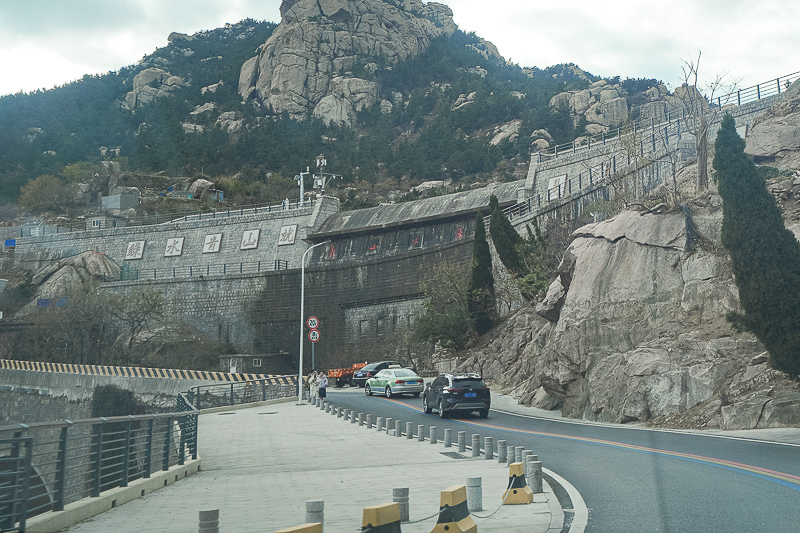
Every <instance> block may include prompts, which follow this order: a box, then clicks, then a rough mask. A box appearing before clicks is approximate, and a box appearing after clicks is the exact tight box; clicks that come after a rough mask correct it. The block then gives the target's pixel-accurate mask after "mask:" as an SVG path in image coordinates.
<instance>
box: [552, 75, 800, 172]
mask: <svg viewBox="0 0 800 533" xmlns="http://www.w3.org/2000/svg"><path fill="white" fill-rule="evenodd" d="M798 79H800V72H794V73H792V74H789V75H786V76H780V77H778V78H775V79H774V80H770V81H768V82H765V83H760V84H757V85H753V86H752V87H748V88H746V89H741V90H737V91H734V92H731V93H728V94H725V95H722V96H718V97H715V98H714V102H712V104H711V105H712V107H713V106H714V105H715V104H716V106H718V107H722V106H725V105H729V104H736V105H737V106H738V105H742V104H746V103H750V102H755V101H758V100H763V99H764V98H769V97H770V96H775V95H778V94H781V92H785V91H786V89H788V88H789V86H790V85H791V84H792V83H794V82H795V81H797V80H798ZM687 116H692V110H691V109H689V108H687V107H683V108H677V109H674V110H673V111H667V110H665V112H664V113H663V114H662V115H661V116H659V117H650V118H646V119H642V120H639V121H636V122H633V123H632V124H630V125H628V126H627V127H625V128H617V129H616V131H614V130H611V131H610V132H609V133H600V134H597V135H590V136H586V137H582V139H581V140H580V141H579V142H575V141H572V142H568V143H563V144H559V145H556V146H552V147H550V148H547V149H545V150H541V151H539V152H537V161H538V162H539V163H541V162H542V161H544V160H546V159H548V158H555V157H558V156H559V155H566V154H574V153H577V152H578V151H579V150H582V149H590V148H592V147H596V146H598V145H605V144H607V143H609V142H611V141H616V140H619V139H621V138H622V137H623V136H625V135H628V134H631V133H633V134H635V133H636V132H640V131H643V130H656V129H661V128H663V127H664V126H665V125H669V124H672V123H673V122H675V121H680V120H685V119H686V117H687Z"/></svg>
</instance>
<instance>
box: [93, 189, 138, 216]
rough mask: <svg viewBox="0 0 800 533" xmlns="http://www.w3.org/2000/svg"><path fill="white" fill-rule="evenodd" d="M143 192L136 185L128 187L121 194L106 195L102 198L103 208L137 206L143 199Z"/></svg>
mask: <svg viewBox="0 0 800 533" xmlns="http://www.w3.org/2000/svg"><path fill="white" fill-rule="evenodd" d="M141 197H142V194H141V193H140V192H139V189H137V188H136V187H126V188H125V189H123V190H122V192H120V193H119V194H112V195H110V196H104V197H103V198H101V199H100V205H101V208H102V209H103V210H104V211H105V210H106V209H128V208H130V207H136V206H137V205H139V202H140V201H141Z"/></svg>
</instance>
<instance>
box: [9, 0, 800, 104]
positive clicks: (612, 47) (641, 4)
mask: <svg viewBox="0 0 800 533" xmlns="http://www.w3.org/2000/svg"><path fill="white" fill-rule="evenodd" d="M440 3H444V4H447V5H448V6H450V8H451V9H452V10H453V12H454V19H455V22H456V23H457V24H458V26H459V28H460V29H462V30H464V31H467V32H475V33H476V34H477V35H478V36H480V37H483V38H484V39H487V40H489V41H491V42H493V43H494V44H495V45H496V46H497V48H498V49H499V51H500V53H501V54H502V55H503V56H504V57H505V58H506V59H507V60H510V61H513V62H514V63H517V64H519V65H520V66H523V67H539V68H545V67H548V66H551V65H555V64H558V63H575V64H577V65H578V66H579V67H581V68H582V69H583V70H585V71H587V72H590V73H592V74H594V75H598V76H603V77H613V76H617V75H619V76H621V77H622V78H623V79H624V78H656V79H659V80H662V81H664V82H665V83H667V84H668V85H669V86H670V87H675V86H678V85H680V84H681V83H683V81H684V77H683V71H682V68H681V67H682V66H684V61H696V60H697V57H698V53H700V52H702V56H701V60H700V69H699V73H700V75H699V80H698V86H699V87H701V88H702V87H703V86H704V85H705V84H707V83H708V82H711V81H713V80H714V79H715V78H717V77H719V76H723V77H724V78H725V79H726V80H727V81H728V82H729V83H734V82H735V83H738V87H739V88H745V87H749V86H752V85H755V84H757V83H762V82H767V81H768V80H771V79H775V78H777V77H779V76H784V75H788V74H792V73H794V72H797V71H800V55H798V56H795V55H794V54H795V53H797V52H796V51H797V50H798V45H800V32H798V31H797V29H796V25H797V21H798V20H800V2H796V1H791V0H759V1H755V0H747V1H745V0H671V1H669V2H655V1H653V0H605V1H604V2H580V1H572V2H565V3H563V4H562V3H561V2H553V1H551V0H548V1H544V0H491V1H490V2H487V0H442V1H441V2H440ZM279 6H280V0H0V95H7V94H13V93H17V92H19V91H24V92H30V91H33V90H36V89H50V88H52V87H54V86H58V85H63V84H65V83H68V82H70V81H73V80H76V79H79V78H81V77H83V75H84V74H100V73H105V72H108V71H114V70H118V69H120V68H122V67H125V66H128V65H132V64H135V63H136V62H137V61H139V60H140V59H141V58H142V57H143V56H145V55H147V54H150V53H152V52H153V51H155V49H156V48H158V47H162V46H165V45H166V44H167V36H168V35H169V34H170V33H172V32H180V33H187V34H193V33H196V32H198V31H204V30H212V29H214V28H218V27H221V26H224V25H225V23H236V22H238V21H240V20H242V19H244V18H248V17H249V18H253V19H256V20H268V21H274V22H278V21H279V20H280V13H279V10H278V8H279Z"/></svg>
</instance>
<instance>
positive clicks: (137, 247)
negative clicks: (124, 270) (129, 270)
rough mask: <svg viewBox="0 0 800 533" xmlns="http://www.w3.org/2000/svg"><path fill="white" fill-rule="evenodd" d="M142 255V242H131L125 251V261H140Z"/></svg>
mask: <svg viewBox="0 0 800 533" xmlns="http://www.w3.org/2000/svg"><path fill="white" fill-rule="evenodd" d="M143 255H144V241H132V242H129V243H128V248H127V249H126V250H125V261H129V260H131V259H141V258H142V256H143Z"/></svg>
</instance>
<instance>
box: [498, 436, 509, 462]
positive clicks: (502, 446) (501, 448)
mask: <svg viewBox="0 0 800 533" xmlns="http://www.w3.org/2000/svg"><path fill="white" fill-rule="evenodd" d="M507 459H508V445H507V444H506V441H504V440H499V441H497V462H498V463H505V462H506V460H507Z"/></svg>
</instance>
